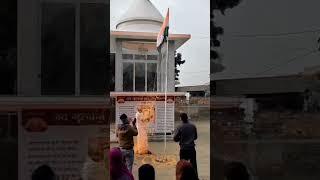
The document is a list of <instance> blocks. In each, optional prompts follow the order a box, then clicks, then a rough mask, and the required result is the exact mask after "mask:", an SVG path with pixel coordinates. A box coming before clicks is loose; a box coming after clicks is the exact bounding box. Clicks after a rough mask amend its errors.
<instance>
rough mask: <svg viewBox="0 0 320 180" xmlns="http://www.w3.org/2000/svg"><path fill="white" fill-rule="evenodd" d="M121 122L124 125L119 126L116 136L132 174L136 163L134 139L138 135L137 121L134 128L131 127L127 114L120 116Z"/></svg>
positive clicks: (133, 122)
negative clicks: (134, 162)
mask: <svg viewBox="0 0 320 180" xmlns="http://www.w3.org/2000/svg"><path fill="white" fill-rule="evenodd" d="M120 120H121V121H122V124H120V125H119V126H118V128H117V131H116V135H117V137H118V142H119V146H120V149H121V151H122V154H123V157H124V158H125V161H126V164H127V167H128V169H129V171H130V172H132V165H133V161H134V150H133V146H134V141H133V137H134V136H137V135H138V130H137V127H136V119H135V120H133V121H132V126H131V125H130V122H129V120H128V117H127V115H126V114H122V115H121V116H120Z"/></svg>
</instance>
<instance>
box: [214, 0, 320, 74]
mask: <svg viewBox="0 0 320 180" xmlns="http://www.w3.org/2000/svg"><path fill="white" fill-rule="evenodd" d="M319 7H320V1H319V0H308V1H301V0H281V1H279V0H268V1H266V0H243V2H242V3H241V4H240V5H239V6H238V7H235V8H234V9H231V10H228V11H227V13H226V16H221V15H219V16H217V24H218V25H221V26H222V27H223V28H224V30H225V34H224V35H223V36H221V37H220V40H221V41H222V45H221V48H220V49H219V52H220V53H221V54H222V62H223V64H224V65H225V66H226V70H225V71H224V72H222V73H219V74H216V75H214V78H216V79H226V78H244V77H257V76H260V77H262V76H278V75H288V74H297V73H299V72H303V71H304V68H305V67H310V66H316V65H320V56H319V52H313V53H310V52H311V51H314V50H315V49H316V48H317V47H318V45H317V39H318V37H319V36H320V21H319V17H320V11H319Z"/></svg>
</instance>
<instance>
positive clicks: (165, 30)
mask: <svg viewBox="0 0 320 180" xmlns="http://www.w3.org/2000/svg"><path fill="white" fill-rule="evenodd" d="M168 36H169V8H168V11H167V15H166V18H165V19H164V21H163V24H162V27H161V29H160V32H159V34H158V37H157V48H158V49H159V48H160V47H161V46H162V44H163V43H164V41H165V40H167V38H168Z"/></svg>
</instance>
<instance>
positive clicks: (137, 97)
mask: <svg viewBox="0 0 320 180" xmlns="http://www.w3.org/2000/svg"><path fill="white" fill-rule="evenodd" d="M163 20H164V17H163V16H162V15H161V13H160V12H159V11H158V9H157V8H156V7H155V6H154V5H153V4H152V3H151V2H150V1H149V0H135V1H133V3H132V4H131V6H130V7H129V9H128V10H127V11H126V12H125V13H124V14H123V16H122V17H121V18H120V19H119V20H118V21H117V24H116V29H115V30H113V31H111V33H110V34H111V37H110V53H114V55H115V91H114V92H111V96H112V97H114V98H116V119H117V121H116V124H117V123H119V116H120V115H121V114H122V113H126V114H127V115H128V116H129V118H130V117H131V118H133V117H134V116H135V113H136V112H137V108H138V107H143V109H144V115H145V116H146V118H147V119H153V120H154V121H153V122H154V123H152V125H151V124H150V126H149V127H150V130H151V131H152V133H161V134H163V133H164V132H166V133H168V134H170V133H171V132H172V131H173V130H174V100H175V97H176V96H184V95H185V93H183V92H175V62H174V55H175V54H174V53H175V51H176V50H177V49H179V48H180V47H181V46H182V45H183V44H184V43H185V42H187V41H188V40H189V39H190V38H191V36H190V34H171V33H170V32H169V44H168V49H169V51H168V61H166V57H164V55H166V54H167V53H166V50H165V48H163V50H162V57H160V55H159V52H158V50H157V48H156V40H157V35H158V32H159V31H160V28H161V25H162V22H163ZM170 28H174V26H170ZM169 31H170V30H169ZM166 45H167V44H164V46H166ZM166 62H167V63H168V64H167V66H166V64H165V63H166ZM166 67H167V68H166ZM166 78H167V81H166ZM166 85H167V88H165V87H166ZM165 91H166V92H167V93H165ZM165 95H167V102H168V103H167V105H166V106H167V107H166V114H167V117H166V118H165V103H164V102H165V101H164V100H165ZM165 119H166V121H165Z"/></svg>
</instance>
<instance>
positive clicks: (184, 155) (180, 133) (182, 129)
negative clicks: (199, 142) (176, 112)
mask: <svg viewBox="0 0 320 180" xmlns="http://www.w3.org/2000/svg"><path fill="white" fill-rule="evenodd" d="M180 119H181V121H182V124H181V125H180V126H178V128H177V129H176V130H175V133H174V137H173V140H174V141H175V142H179V145H180V160H182V159H184V160H187V161H190V163H191V164H192V166H193V168H194V170H195V172H196V174H197V176H198V170H197V154H196V149H195V143H194V141H195V140H196V139H197V138H198V134H197V128H196V126H195V125H193V124H191V123H190V122H189V120H188V115H187V114H186V113H182V114H180Z"/></svg>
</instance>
